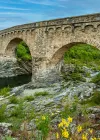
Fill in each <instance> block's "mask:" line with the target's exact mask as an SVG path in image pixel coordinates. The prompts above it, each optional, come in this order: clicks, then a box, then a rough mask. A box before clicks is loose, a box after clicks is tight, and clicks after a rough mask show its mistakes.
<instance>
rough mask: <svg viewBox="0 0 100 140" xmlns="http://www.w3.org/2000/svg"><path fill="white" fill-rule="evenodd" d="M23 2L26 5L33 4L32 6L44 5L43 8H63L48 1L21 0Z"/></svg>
mask: <svg viewBox="0 0 100 140" xmlns="http://www.w3.org/2000/svg"><path fill="white" fill-rule="evenodd" d="M23 1H24V2H27V3H33V4H38V5H45V6H56V7H65V6H64V5H61V4H59V3H58V2H57V1H54V2H52V1H49V0H41V1H40V0H38V1H37V0H23Z"/></svg>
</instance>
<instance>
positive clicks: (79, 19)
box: [0, 13, 100, 35]
mask: <svg viewBox="0 0 100 140" xmlns="http://www.w3.org/2000/svg"><path fill="white" fill-rule="evenodd" d="M93 22H98V23H100V13H97V14H91V15H83V16H76V17H68V18H61V19H54V20H48V21H41V22H35V23H29V24H24V25H18V26H14V27H11V28H8V29H4V30H1V31H0V35H3V34H6V33H9V32H13V31H23V30H32V29H35V28H41V27H50V26H61V25H71V26H73V25H75V24H76V25H78V24H87V23H93Z"/></svg>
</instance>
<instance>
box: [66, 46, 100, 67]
mask: <svg viewBox="0 0 100 140" xmlns="http://www.w3.org/2000/svg"><path fill="white" fill-rule="evenodd" d="M64 62H65V63H72V64H78V65H87V66H91V65H92V66H93V64H94V63H97V64H100V51H99V50H98V49H97V48H95V47H93V46H91V45H88V44H77V45H74V46H73V47H72V48H70V49H69V50H68V51H67V52H65V55H64Z"/></svg>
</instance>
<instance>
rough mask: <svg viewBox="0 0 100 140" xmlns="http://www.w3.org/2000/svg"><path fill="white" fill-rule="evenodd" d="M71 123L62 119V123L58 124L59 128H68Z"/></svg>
mask: <svg viewBox="0 0 100 140" xmlns="http://www.w3.org/2000/svg"><path fill="white" fill-rule="evenodd" d="M68 126H69V122H67V121H66V120H65V119H62V121H61V122H60V123H59V124H58V127H59V128H60V127H68Z"/></svg>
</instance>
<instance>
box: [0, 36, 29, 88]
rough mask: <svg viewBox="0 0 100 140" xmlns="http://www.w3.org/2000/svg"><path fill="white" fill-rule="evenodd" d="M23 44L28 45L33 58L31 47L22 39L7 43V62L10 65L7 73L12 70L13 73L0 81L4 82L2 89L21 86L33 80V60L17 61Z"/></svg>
mask: <svg viewBox="0 0 100 140" xmlns="http://www.w3.org/2000/svg"><path fill="white" fill-rule="evenodd" d="M21 42H23V43H25V44H26V47H28V49H29V54H30V55H31V56H32V54H31V50H30V47H29V46H28V44H27V42H26V41H24V40H23V39H22V38H17V37H16V38H13V39H12V40H10V41H9V42H8V43H7V44H8V45H7V47H6V49H5V57H6V59H5V61H6V62H7V65H8V70H7V71H9V69H11V72H10V73H9V75H7V76H6V77H4V78H0V80H1V81H2V83H0V88H3V87H6V86H8V85H9V86H10V87H16V86H20V85H23V84H27V83H29V82H31V80H32V59H31V60H24V59H21V58H20V61H18V59H16V58H17V54H16V49H17V46H18V45H19V44H20V43H21ZM31 58H32V57H31ZM8 62H9V63H8Z"/></svg>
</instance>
